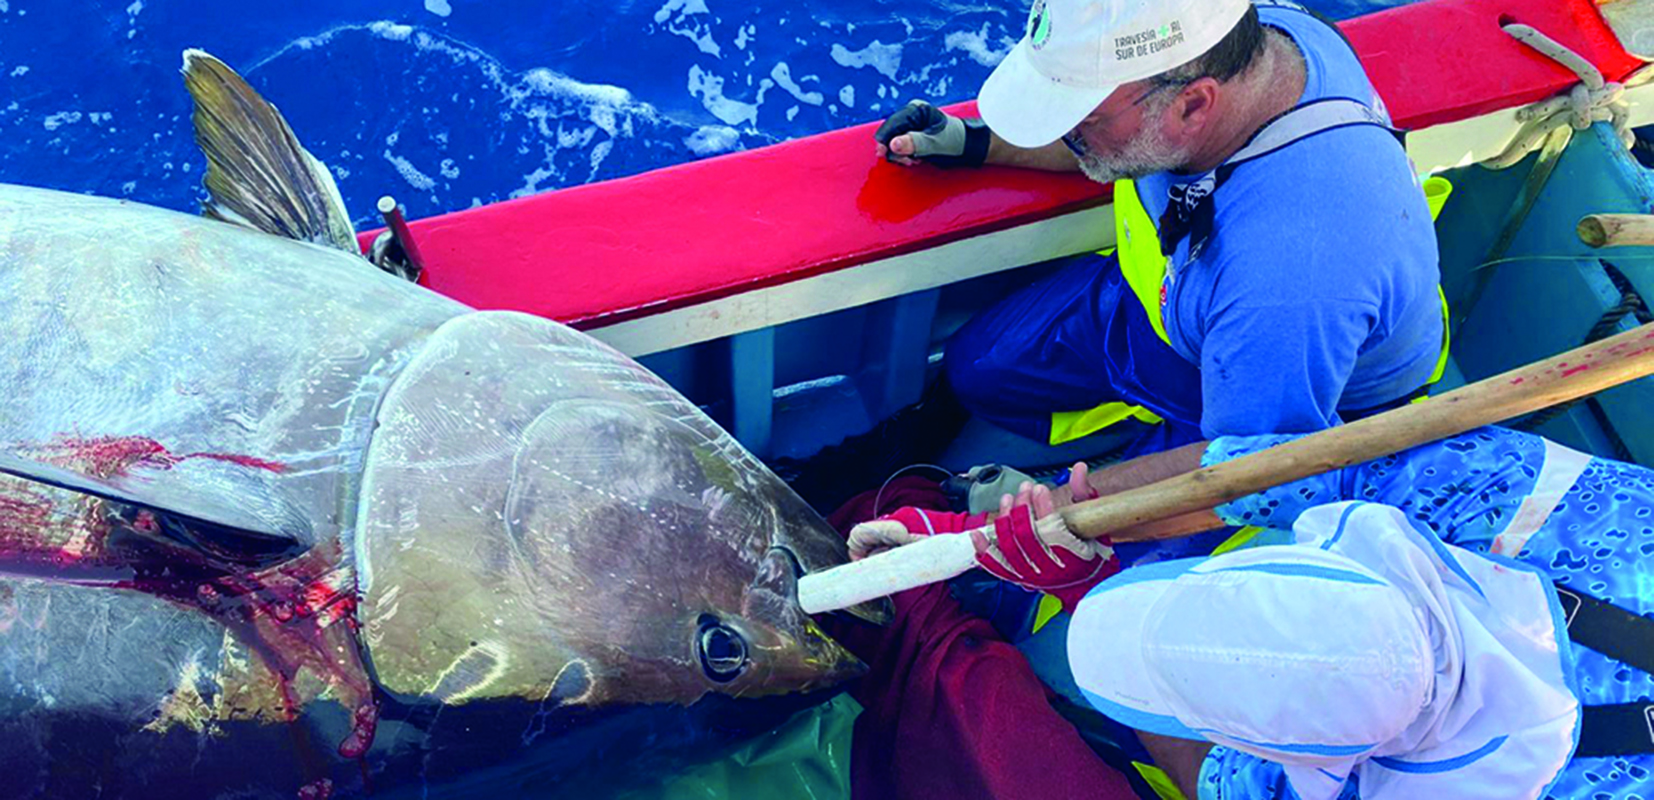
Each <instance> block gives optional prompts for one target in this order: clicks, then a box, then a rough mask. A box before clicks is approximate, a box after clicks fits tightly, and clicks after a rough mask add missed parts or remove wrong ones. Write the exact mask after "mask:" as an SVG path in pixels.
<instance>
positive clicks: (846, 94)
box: [838, 84, 856, 108]
mask: <svg viewBox="0 0 1654 800" xmlns="http://www.w3.org/2000/svg"><path fill="white" fill-rule="evenodd" d="M838 101H839V102H840V103H843V104H844V107H845V108H854V107H855V105H856V87H854V86H851V85H849V84H845V85H844V88H842V89H839V90H838Z"/></svg>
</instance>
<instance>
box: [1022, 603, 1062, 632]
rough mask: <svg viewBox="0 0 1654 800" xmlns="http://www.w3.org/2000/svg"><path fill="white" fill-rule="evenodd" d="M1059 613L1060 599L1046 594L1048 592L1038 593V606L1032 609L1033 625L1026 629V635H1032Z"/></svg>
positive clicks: (1060, 609) (1060, 607)
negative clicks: (1031, 627)
mask: <svg viewBox="0 0 1654 800" xmlns="http://www.w3.org/2000/svg"><path fill="white" fill-rule="evenodd" d="M1061 613H1062V601H1061V600H1058V599H1057V598H1055V597H1052V596H1051V595H1048V594H1042V595H1040V596H1039V608H1037V609H1035V611H1034V627H1033V629H1031V630H1029V631H1028V635H1030V636H1032V635H1034V634H1036V633H1039V629H1040V628H1043V627H1045V623H1047V622H1050V621H1051V620H1053V619H1056V618H1057V615H1058V614H1061Z"/></svg>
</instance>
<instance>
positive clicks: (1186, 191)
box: [1155, 97, 1401, 261]
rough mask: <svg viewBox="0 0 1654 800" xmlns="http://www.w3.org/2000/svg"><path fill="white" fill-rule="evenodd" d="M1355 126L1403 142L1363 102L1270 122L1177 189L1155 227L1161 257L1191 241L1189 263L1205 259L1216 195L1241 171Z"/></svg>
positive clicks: (1330, 100) (1327, 104) (1307, 107)
mask: <svg viewBox="0 0 1654 800" xmlns="http://www.w3.org/2000/svg"><path fill="white" fill-rule="evenodd" d="M1354 125H1373V126H1377V127H1380V128H1383V129H1385V130H1387V131H1390V132H1391V133H1392V134H1394V135H1395V136H1397V137H1398V138H1399V137H1400V136H1401V133H1400V132H1399V131H1397V130H1396V129H1395V128H1393V127H1391V126H1390V123H1389V120H1387V119H1385V118H1384V115H1383V114H1380V113H1379V112H1377V111H1375V110H1373V109H1372V108H1371V107H1369V106H1367V104H1365V103H1362V102H1360V101H1358V100H1352V99H1350V98H1347V97H1326V98H1322V99H1320V100H1311V101H1310V102H1308V103H1304V104H1303V105H1299V106H1296V107H1294V108H1292V109H1290V110H1288V111H1287V112H1285V113H1283V114H1281V115H1280V116H1278V117H1276V118H1275V119H1274V120H1272V121H1270V123H1269V124H1268V125H1265V126H1264V127H1263V128H1262V129H1261V130H1259V131H1258V132H1257V133H1255V134H1253V135H1252V138H1251V139H1250V140H1249V141H1247V143H1246V145H1245V146H1243V147H1241V149H1240V150H1239V151H1237V152H1236V153H1235V154H1234V155H1232V156H1230V157H1229V158H1228V159H1227V160H1225V161H1224V162H1223V163H1222V164H1219V165H1218V167H1217V169H1215V170H1212V171H1211V172H1209V173H1207V174H1205V175H1204V176H1202V177H1201V178H1200V179H1198V180H1196V181H1193V182H1191V183H1187V184H1181V185H1174V186H1172V187H1171V191H1170V195H1171V196H1170V200H1169V202H1167V203H1166V210H1165V212H1164V213H1162V214H1161V215H1160V223H1159V224H1158V225H1156V226H1155V227H1156V228H1157V229H1158V231H1159V234H1160V252H1161V254H1162V255H1164V256H1166V257H1168V258H1170V257H1171V255H1172V254H1173V253H1175V252H1177V246H1178V244H1179V243H1180V242H1182V241H1183V239H1184V238H1188V239H1189V260H1190V261H1193V260H1195V258H1196V257H1198V256H1199V255H1200V252H1201V250H1203V249H1204V248H1205V247H1206V243H1207V241H1208V240H1209V239H1210V238H1211V235H1212V226H1213V221H1214V219H1215V218H1216V211H1215V210H1214V206H1213V201H1212V195H1213V194H1215V193H1216V192H1217V190H1218V189H1220V188H1222V187H1223V184H1224V183H1226V182H1228V180H1229V176H1231V175H1233V174H1234V172H1235V169H1236V168H1238V167H1240V166H1241V165H1242V164H1245V163H1246V162H1248V161H1254V160H1257V159H1259V158H1263V157H1264V156H1267V155H1269V154H1271V153H1274V152H1276V151H1278V150H1280V149H1282V148H1284V147H1286V146H1288V145H1291V144H1294V143H1296V142H1300V141H1303V140H1304V139H1308V138H1309V137H1311V136H1315V135H1317V134H1321V133H1326V132H1327V131H1332V130H1337V129H1339V128H1348V127H1351V126H1354Z"/></svg>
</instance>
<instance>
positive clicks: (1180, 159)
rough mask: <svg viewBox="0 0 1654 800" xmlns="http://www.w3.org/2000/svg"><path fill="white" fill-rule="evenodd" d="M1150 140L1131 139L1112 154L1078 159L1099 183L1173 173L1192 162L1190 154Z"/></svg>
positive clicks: (1083, 170)
mask: <svg viewBox="0 0 1654 800" xmlns="http://www.w3.org/2000/svg"><path fill="white" fill-rule="evenodd" d="M1154 138H1156V139H1158V137H1154ZM1149 139H1150V137H1147V136H1145V137H1143V138H1142V139H1140V140H1138V141H1134V142H1131V143H1130V144H1128V145H1126V147H1125V148H1124V149H1122V150H1121V151H1120V152H1119V153H1117V154H1114V155H1112V156H1100V155H1097V154H1096V153H1089V152H1088V153H1086V154H1085V155H1083V156H1080V157H1079V159H1078V160H1079V162H1080V171H1081V172H1084V173H1085V176H1086V177H1087V178H1090V179H1092V180H1094V181H1096V182H1098V183H1113V182H1114V181H1117V180H1121V179H1123V178H1130V179H1132V180H1136V179H1138V178H1142V177H1146V176H1148V175H1153V174H1155V173H1157V172H1169V171H1171V170H1175V169H1178V168H1180V167H1182V166H1183V165H1184V164H1187V163H1188V162H1189V157H1188V154H1187V153H1181V152H1177V151H1175V150H1173V149H1172V148H1169V147H1166V146H1165V144H1164V143H1163V142H1160V141H1149Z"/></svg>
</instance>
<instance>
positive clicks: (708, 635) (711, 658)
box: [699, 614, 747, 683]
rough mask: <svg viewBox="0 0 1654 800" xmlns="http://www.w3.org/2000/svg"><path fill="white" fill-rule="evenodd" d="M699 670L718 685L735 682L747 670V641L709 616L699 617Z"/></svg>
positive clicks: (715, 618)
mask: <svg viewBox="0 0 1654 800" xmlns="http://www.w3.org/2000/svg"><path fill="white" fill-rule="evenodd" d="M699 645H700V648H699V649H700V651H701V669H702V670H703V671H704V672H706V676H707V677H708V678H711V679H712V680H714V681H716V682H718V683H728V682H730V681H732V680H735V678H736V677H738V676H739V675H740V674H741V673H742V672H744V671H746V668H747V640H746V639H743V638H741V634H739V633H736V632H735V630H734V629H733V628H730V627H729V626H727V625H725V624H723V623H721V622H719V621H718V618H717V617H714V616H712V615H711V614H702V615H701V630H700V637H699Z"/></svg>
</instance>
